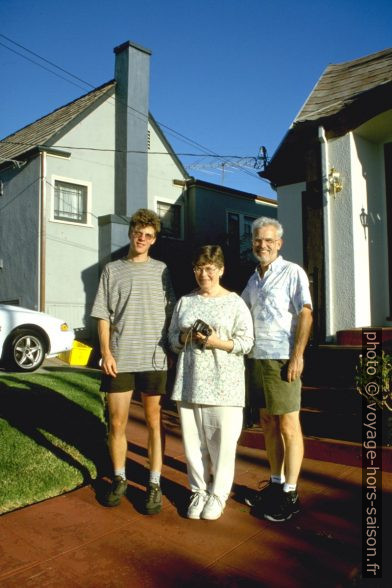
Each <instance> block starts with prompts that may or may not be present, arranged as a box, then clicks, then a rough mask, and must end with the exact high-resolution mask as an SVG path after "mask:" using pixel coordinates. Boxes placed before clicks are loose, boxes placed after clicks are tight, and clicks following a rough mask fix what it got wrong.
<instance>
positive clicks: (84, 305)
mask: <svg viewBox="0 0 392 588" xmlns="http://www.w3.org/2000/svg"><path fill="white" fill-rule="evenodd" d="M114 119H115V103H114V98H108V99H107V100H106V101H105V102H104V103H102V104H101V105H100V106H98V108H96V109H95V110H94V111H93V112H91V113H90V115H89V116H87V117H85V118H83V120H82V121H80V122H79V123H78V124H77V125H76V126H75V127H73V128H72V129H71V130H70V131H69V132H68V133H66V134H65V135H64V136H63V137H62V138H61V139H59V140H58V141H57V143H56V144H55V145H54V146H55V147H57V148H62V149H63V148H64V146H68V147H70V148H67V151H68V152H69V153H70V154H71V156H70V158H69V159H63V158H59V157H52V156H50V155H49V156H48V157H47V184H46V185H47V191H46V218H47V222H46V311H47V312H49V313H50V314H53V315H54V316H59V317H61V318H64V319H65V320H67V322H69V324H70V325H71V326H72V327H73V328H77V329H84V330H85V332H84V333H83V335H89V334H90V333H89V329H90V325H91V323H90V319H89V311H90V308H91V305H92V301H93V298H94V295H95V292H96V289H97V285H98V279H99V263H98V262H99V227H98V219H99V217H100V216H103V215H108V214H111V213H112V212H113V210H114V166H115V161H114V160H115V154H114V150H115V136H114ZM89 147H94V149H89ZM101 150H102V151H101ZM56 179H57V180H60V181H66V182H70V183H75V184H82V185H87V189H88V195H89V202H90V205H89V214H88V217H87V224H86V225H82V224H79V223H71V222H64V221H58V220H54V216H53V212H54V186H55V181H56Z"/></svg>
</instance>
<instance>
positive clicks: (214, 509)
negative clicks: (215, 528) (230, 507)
mask: <svg viewBox="0 0 392 588" xmlns="http://www.w3.org/2000/svg"><path fill="white" fill-rule="evenodd" d="M225 504H226V503H225V502H222V500H221V499H220V498H219V496H216V495H215V494H210V496H209V497H208V500H207V503H206V505H205V507H204V508H203V512H202V513H201V518H202V519H206V520H207V521H216V519H219V517H220V516H221V514H222V513H223V510H224V508H225Z"/></svg>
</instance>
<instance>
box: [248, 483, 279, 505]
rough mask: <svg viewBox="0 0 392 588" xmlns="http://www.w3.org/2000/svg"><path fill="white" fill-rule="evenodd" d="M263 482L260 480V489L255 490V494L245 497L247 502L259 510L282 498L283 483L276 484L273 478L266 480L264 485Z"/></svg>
mask: <svg viewBox="0 0 392 588" xmlns="http://www.w3.org/2000/svg"><path fill="white" fill-rule="evenodd" d="M262 484H263V482H260V486H261V488H260V490H258V491H254V492H253V494H249V495H248V496H246V497H245V504H247V505H248V506H251V507H252V508H254V509H255V510H257V511H258V512H261V511H262V510H263V509H264V508H266V506H267V504H269V503H271V502H275V501H276V500H277V499H278V498H280V495H281V493H282V491H283V484H276V483H273V482H271V480H268V481H265V482H264V486H262ZM260 486H259V487H260Z"/></svg>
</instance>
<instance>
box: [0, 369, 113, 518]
mask: <svg viewBox="0 0 392 588" xmlns="http://www.w3.org/2000/svg"><path fill="white" fill-rule="evenodd" d="M99 378H100V375H99V373H98V372H94V371H87V370H78V369H69V368H63V367H58V368H57V367H51V368H46V369H45V371H42V372H39V373H32V374H18V373H4V372H3V373H1V374H0V513H5V512H9V511H11V510H14V509H16V508H21V507H23V506H26V505H28V504H32V503H34V502H39V501H41V500H44V499H46V498H50V497H52V496H58V495H59V494H62V493H64V492H67V491H70V490H73V489H74V488H77V487H78V486H81V485H82V484H85V483H88V482H89V481H91V479H94V478H96V477H97V475H98V473H99V472H100V471H101V470H102V468H104V467H105V464H106V463H107V462H106V460H107V451H106V426H105V420H104V402H103V397H102V394H101V393H100V392H99Z"/></svg>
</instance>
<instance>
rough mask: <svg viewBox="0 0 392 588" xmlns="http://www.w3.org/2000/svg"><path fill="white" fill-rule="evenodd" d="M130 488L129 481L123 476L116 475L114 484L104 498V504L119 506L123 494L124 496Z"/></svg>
mask: <svg viewBox="0 0 392 588" xmlns="http://www.w3.org/2000/svg"><path fill="white" fill-rule="evenodd" d="M127 488H128V482H127V481H126V480H124V478H122V477H121V476H114V480H113V482H112V486H111V488H110V490H109V492H107V493H106V494H105V495H104V497H103V499H102V504H103V505H105V506H118V505H119V504H120V500H121V496H124V494H125V492H126V491H127Z"/></svg>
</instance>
